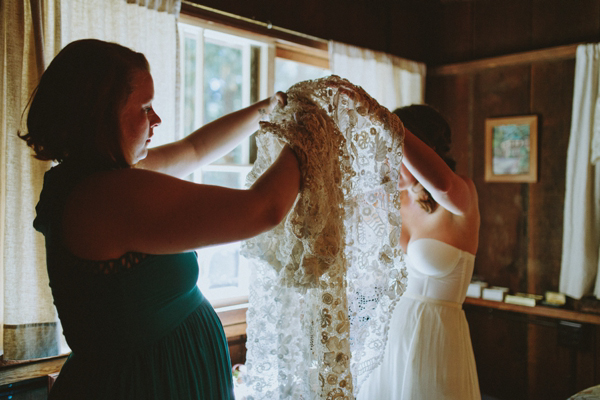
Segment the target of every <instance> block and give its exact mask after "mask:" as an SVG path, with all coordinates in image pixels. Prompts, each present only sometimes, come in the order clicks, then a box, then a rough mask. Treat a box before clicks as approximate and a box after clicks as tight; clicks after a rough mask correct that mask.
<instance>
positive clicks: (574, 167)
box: [560, 44, 600, 299]
mask: <svg viewBox="0 0 600 400" xmlns="http://www.w3.org/2000/svg"><path fill="white" fill-rule="evenodd" d="M599 58H600V44H587V45H580V46H578V48H577V55H576V63H575V85H574V86H575V87H574V91H573V110H572V116H571V134H570V137H569V147H568V152H567V173H566V175H567V177H566V184H565V186H566V187H565V204H564V227H563V251H562V262H561V271H560V291H561V292H564V293H565V294H567V295H569V296H571V297H574V298H576V299H579V298H581V297H582V296H584V295H588V294H592V293H593V294H594V295H595V296H596V297H598V298H600V274H599V273H598V271H599V258H598V251H599V250H600V165H599V161H600V92H599V90H598V89H599V88H598V82H599V79H598V74H599V73H600V60H599Z"/></svg>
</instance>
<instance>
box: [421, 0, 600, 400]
mask: <svg viewBox="0 0 600 400" xmlns="http://www.w3.org/2000/svg"><path fill="white" fill-rule="evenodd" d="M432 18H433V19H438V21H440V23H439V25H440V26H441V27H442V29H441V30H440V31H437V32H433V33H432V35H431V37H430V39H429V40H431V43H434V48H435V49H436V51H434V52H432V53H430V54H429V60H430V65H433V64H446V65H445V66H444V67H439V68H437V69H436V68H435V67H433V68H430V69H429V74H428V76H427V92H426V101H427V102H428V103H429V104H431V105H433V106H434V107H436V108H437V109H439V110H440V111H441V112H442V114H444V115H445V116H446V117H447V119H448V120H449V122H450V125H451V127H452V129H453V131H454V144H453V153H454V155H455V157H456V159H457V162H458V170H459V172H461V173H463V174H466V175H468V176H470V177H471V178H472V179H473V180H474V182H475V184H476V186H477V190H478V193H479V200H480V209H481V216H482V224H481V234H480V246H479V251H478V253H477V259H476V265H475V273H476V274H477V275H479V276H481V277H482V278H483V279H484V280H486V281H488V282H490V283H491V284H493V285H500V286H507V287H509V288H510V289H511V291H514V292H517V291H518V292H529V293H538V294H543V293H544V292H545V291H546V290H554V291H557V290H558V283H559V282H558V281H559V274H560V258H561V252H562V232H563V230H562V223H563V204H564V192H565V169H566V155H567V147H568V141H569V130H570V123H571V107H572V96H573V78H574V70H575V59H574V57H567V58H565V57H563V56H560V57H557V58H555V59H553V58H552V57H550V58H549V59H547V60H542V61H534V62H522V61H521V60H519V57H515V55H516V54H521V53H520V52H525V51H530V50H535V49H540V48H546V47H553V46H559V45H564V44H572V43H577V42H585V41H598V39H599V37H600V2H599V1H596V0H584V1H578V2H577V3H576V5H575V3H572V2H565V1H560V0H557V1H554V0H543V1H537V0H532V1H522V0H516V1H513V0H501V1H479V0H475V1H461V2H451V1H447V2H442V3H441V4H440V8H439V9H438V13H437V14H435V15H433V16H432ZM503 54H511V55H512V57H511V59H512V62H509V63H508V64H506V65H503V66H500V67H498V66H496V65H494V64H495V63H494V62H490V63H489V64H487V65H486V63H485V62H480V63H468V62H466V63H458V64H455V65H453V68H448V67H451V66H449V65H447V64H448V63H453V62H459V61H468V60H474V59H475V60H480V61H482V59H485V58H486V57H493V56H499V55H503ZM549 54H552V52H551V51H550V52H549ZM497 60H502V58H500V59H497ZM497 60H496V61H497ZM490 61H493V60H490ZM436 71H437V72H438V73H436ZM449 71H450V72H449ZM528 114H537V115H538V116H539V122H540V123H539V139H540V140H539V148H538V152H539V162H538V168H539V180H538V182H537V183H534V184H522V183H486V182H484V179H483V177H484V152H483V150H484V122H485V119H486V118H489V117H499V116H515V115H528ZM466 311H467V317H468V320H469V325H470V329H471V336H472V339H473V347H474V350H475V355H476V361H477V367H478V373H479V379H480V385H481V389H482V392H483V393H485V394H487V395H490V396H492V397H493V398H498V399H506V400H508V399H510V400H518V399H532V400H533V399H565V398H567V397H568V396H570V395H572V394H574V393H575V392H576V391H579V390H581V389H584V388H586V387H589V386H592V385H595V384H598V383H600V369H599V367H600V366H599V364H600V351H599V350H600V347H599V340H600V336H599V332H600V329H599V328H598V327H597V326H594V325H585V324H584V325H582V326H581V328H578V329H571V328H570V327H569V325H564V324H561V321H559V320H553V319H549V318H537V317H531V316H526V315H521V314H518V313H511V312H500V311H497V310H491V309H482V308H481V307H466ZM570 329H571V330H570ZM579 334H581V335H583V336H582V337H581V338H580V340H577V341H573V340H571V339H570V338H574V337H577V336H578V335H579Z"/></svg>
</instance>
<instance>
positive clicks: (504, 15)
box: [473, 0, 531, 59]
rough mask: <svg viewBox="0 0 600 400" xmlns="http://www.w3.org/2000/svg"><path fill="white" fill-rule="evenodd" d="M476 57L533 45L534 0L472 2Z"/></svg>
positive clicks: (481, 0) (518, 50)
mask: <svg viewBox="0 0 600 400" xmlns="http://www.w3.org/2000/svg"><path fill="white" fill-rule="evenodd" d="M473 7H474V12H473V13H474V21H473V27H474V30H473V58H475V59H477V58H484V57H490V56H496V55H500V54H508V53H517V52H520V51H525V50H530V49H531V1H523V0H503V1H488V0H476V1H474V2H473Z"/></svg>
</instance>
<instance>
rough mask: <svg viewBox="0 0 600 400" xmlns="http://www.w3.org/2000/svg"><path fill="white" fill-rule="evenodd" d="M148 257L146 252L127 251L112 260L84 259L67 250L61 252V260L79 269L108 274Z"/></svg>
mask: <svg viewBox="0 0 600 400" xmlns="http://www.w3.org/2000/svg"><path fill="white" fill-rule="evenodd" d="M146 257H148V254H145V253H138V252H129V253H125V254H123V255H122V256H121V257H119V258H116V259H114V260H102V261H96V260H86V259H83V258H79V257H76V256H74V255H72V254H71V253H69V252H68V251H64V252H63V262H64V263H65V264H66V265H70V266H72V267H74V268H77V269H79V270H81V271H87V272H89V273H91V274H98V275H110V274H115V273H119V272H122V271H125V270H128V269H130V268H133V267H135V266H136V265H138V264H139V263H141V262H142V261H143V260H144V259H146Z"/></svg>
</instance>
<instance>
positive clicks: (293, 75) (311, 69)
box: [275, 58, 331, 92]
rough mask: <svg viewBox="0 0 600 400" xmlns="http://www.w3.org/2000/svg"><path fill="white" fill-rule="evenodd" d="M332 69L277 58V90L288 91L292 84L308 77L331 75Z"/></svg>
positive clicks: (315, 77)
mask: <svg viewBox="0 0 600 400" xmlns="http://www.w3.org/2000/svg"><path fill="white" fill-rule="evenodd" d="M330 74H331V71H329V70H328V69H323V68H319V67H315V66H312V65H308V64H303V63H299V62H296V61H291V60H286V59H285V58H276V59H275V91H276V92H278V91H282V92H285V91H287V90H288V89H289V88H290V86H292V85H294V84H296V83H298V82H302V81H305V80H308V79H317V78H322V77H324V76H327V75H330Z"/></svg>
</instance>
